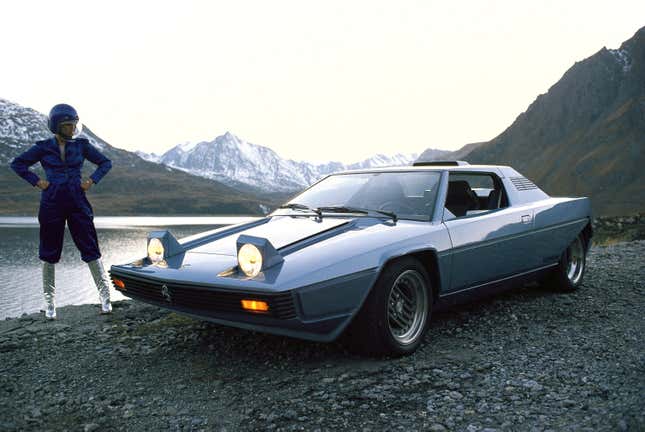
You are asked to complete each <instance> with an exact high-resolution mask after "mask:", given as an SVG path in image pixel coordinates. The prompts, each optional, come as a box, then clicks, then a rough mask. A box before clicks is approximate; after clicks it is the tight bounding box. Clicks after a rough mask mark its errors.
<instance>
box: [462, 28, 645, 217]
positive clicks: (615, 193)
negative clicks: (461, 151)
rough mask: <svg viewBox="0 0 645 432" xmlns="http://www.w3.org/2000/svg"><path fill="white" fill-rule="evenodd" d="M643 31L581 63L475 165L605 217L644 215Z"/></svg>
mask: <svg viewBox="0 0 645 432" xmlns="http://www.w3.org/2000/svg"><path fill="white" fill-rule="evenodd" d="M643 148H645V28H642V29H640V30H639V31H638V32H637V33H636V34H635V35H634V37H633V38H631V39H629V40H628V41H626V42H625V43H623V44H622V45H621V47H620V49H619V50H607V49H606V48H603V49H601V50H600V51H599V52H598V53H596V54H594V55H593V56H591V57H589V58H587V59H585V60H583V61H581V62H578V63H576V64H575V65H574V66H573V67H571V68H570V69H569V70H568V71H567V72H566V73H565V74H564V76H563V77H562V79H560V81H558V82H557V83H556V84H555V85H553V87H551V88H550V89H549V91H548V92H547V93H546V94H544V95H540V96H539V97H538V98H537V99H536V100H535V102H533V103H532V104H531V105H530V106H529V108H528V109H527V111H526V112H524V113H522V114H521V115H520V116H518V118H517V119H516V120H515V122H514V123H513V124H512V125H511V126H510V127H509V128H508V129H506V130H505V131H504V132H503V133H502V134H500V135H499V136H497V137H496V138H494V139H493V140H491V141H489V142H487V143H484V144H482V145H481V146H479V147H477V148H476V149H475V150H473V151H472V152H471V153H469V154H468V156H467V157H466V159H467V160H468V161H469V162H470V163H495V164H508V165H511V166H513V167H514V168H516V169H518V170H519V171H520V172H522V173H523V174H525V175H526V176H527V177H529V178H531V179H532V180H534V181H535V182H536V183H537V184H539V185H540V186H541V187H542V188H543V189H545V191H546V192H548V193H549V194H551V195H581V196H589V197H591V198H592V202H593V207H594V211H595V212H596V213H598V214H603V215H618V214H628V213H634V212H637V211H643V210H645V170H644V168H645V167H644V162H645V161H644V160H643V159H644V158H643Z"/></svg>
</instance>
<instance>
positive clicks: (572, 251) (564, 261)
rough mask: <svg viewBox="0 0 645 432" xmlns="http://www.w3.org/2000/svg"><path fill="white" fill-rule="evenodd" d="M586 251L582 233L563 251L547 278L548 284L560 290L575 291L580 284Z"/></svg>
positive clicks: (584, 266)
mask: <svg viewBox="0 0 645 432" xmlns="http://www.w3.org/2000/svg"><path fill="white" fill-rule="evenodd" d="M586 258H587V252H586V248H585V240H584V238H583V236H582V234H580V235H578V237H576V239H575V240H574V241H573V243H571V244H570V245H569V247H568V248H567V249H566V250H565V251H564V253H563V254H562V256H561V257H560V261H559V262H558V266H557V267H556V268H555V269H554V270H553V272H552V273H551V275H550V278H549V279H548V284H549V285H550V286H553V287H554V288H556V289H558V290H560V291H568V292H571V291H575V290H577V289H578V288H579V287H580V285H582V278H583V276H584V273H585V268H586Z"/></svg>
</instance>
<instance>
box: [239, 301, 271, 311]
mask: <svg viewBox="0 0 645 432" xmlns="http://www.w3.org/2000/svg"><path fill="white" fill-rule="evenodd" d="M241 302H242V307H243V308H244V309H246V310H248V311H251V312H267V311H268V310H269V305H268V304H267V302H264V301H260V300H241Z"/></svg>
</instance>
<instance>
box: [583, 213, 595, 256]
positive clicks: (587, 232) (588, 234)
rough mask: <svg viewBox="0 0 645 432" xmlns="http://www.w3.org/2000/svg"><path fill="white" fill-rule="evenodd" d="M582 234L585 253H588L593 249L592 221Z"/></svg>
mask: <svg viewBox="0 0 645 432" xmlns="http://www.w3.org/2000/svg"><path fill="white" fill-rule="evenodd" d="M580 234H581V235H582V238H583V241H584V242H585V252H588V251H589V248H590V247H591V238H592V237H593V225H592V224H591V220H590V221H589V222H587V225H585V227H584V228H583V229H582V231H581V232H580Z"/></svg>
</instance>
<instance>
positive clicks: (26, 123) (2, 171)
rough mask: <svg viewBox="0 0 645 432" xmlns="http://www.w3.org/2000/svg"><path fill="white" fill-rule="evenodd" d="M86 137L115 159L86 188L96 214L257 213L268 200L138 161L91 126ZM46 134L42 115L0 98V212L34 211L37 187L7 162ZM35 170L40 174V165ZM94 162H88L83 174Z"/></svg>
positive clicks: (36, 200)
mask: <svg viewBox="0 0 645 432" xmlns="http://www.w3.org/2000/svg"><path fill="white" fill-rule="evenodd" d="M84 135H85V136H86V137H87V138H88V139H89V140H90V141H91V142H92V143H93V144H94V145H95V146H96V147H98V148H99V149H100V150H101V151H102V152H103V153H104V154H105V155H106V156H107V157H108V158H110V159H111V160H112V162H113V168H112V170H111V171H110V173H109V174H108V175H107V176H106V177H105V178H104V179H103V181H101V183H100V184H99V185H97V186H95V187H93V188H92V189H91V190H90V201H91V202H92V205H93V206H94V210H95V213H97V214H101V215H146V214H166V215H173V214H184V215H189V214H251V215H252V214H261V213H262V211H263V209H266V208H267V206H272V205H275V203H274V202H273V201H272V200H271V199H267V198H259V197H257V196H255V195H254V194H250V193H247V192H240V191H239V190H236V189H234V188H232V187H230V186H227V185H224V184H222V183H219V182H217V181H214V180H210V179H205V178H203V177H199V176H194V175H191V174H189V173H186V172H184V171H182V170H178V169H173V168H170V167H167V166H163V165H159V164H156V163H152V162H149V161H146V160H144V159H142V158H141V157H139V156H137V155H136V154H135V153H132V152H129V151H126V150H122V149H118V148H116V147H113V146H111V145H109V144H108V143H106V142H105V141H103V140H102V139H100V138H99V137H98V136H97V135H95V134H94V133H93V132H92V131H91V130H90V129H88V128H85V129H84ZM48 136H50V133H49V131H48V130H47V120H46V116H44V115H43V114H40V113H38V112H37V111H34V110H32V109H29V108H25V107H22V106H20V105H18V104H15V103H12V102H9V101H7V100H4V99H0V214H1V215H34V214H36V213H37V209H38V191H37V189H35V188H32V187H31V186H30V185H29V184H28V183H26V182H25V181H23V180H22V179H21V178H19V177H18V176H16V175H15V173H14V172H13V171H12V170H11V169H10V168H9V166H8V165H9V163H10V162H11V160H12V159H13V158H14V157H15V156H16V155H17V154H19V153H21V152H22V151H24V150H26V149H27V148H28V147H29V146H30V145H31V144H32V143H33V142H34V141H36V140H39V139H43V138H45V137H48ZM35 169H36V172H38V173H39V175H43V173H42V169H41V168H40V166H37V167H36V168H35ZM93 169H94V165H92V164H91V163H89V162H88V163H86V164H85V166H84V173H85V174H86V175H88V174H90V173H91V172H92V171H93Z"/></svg>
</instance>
